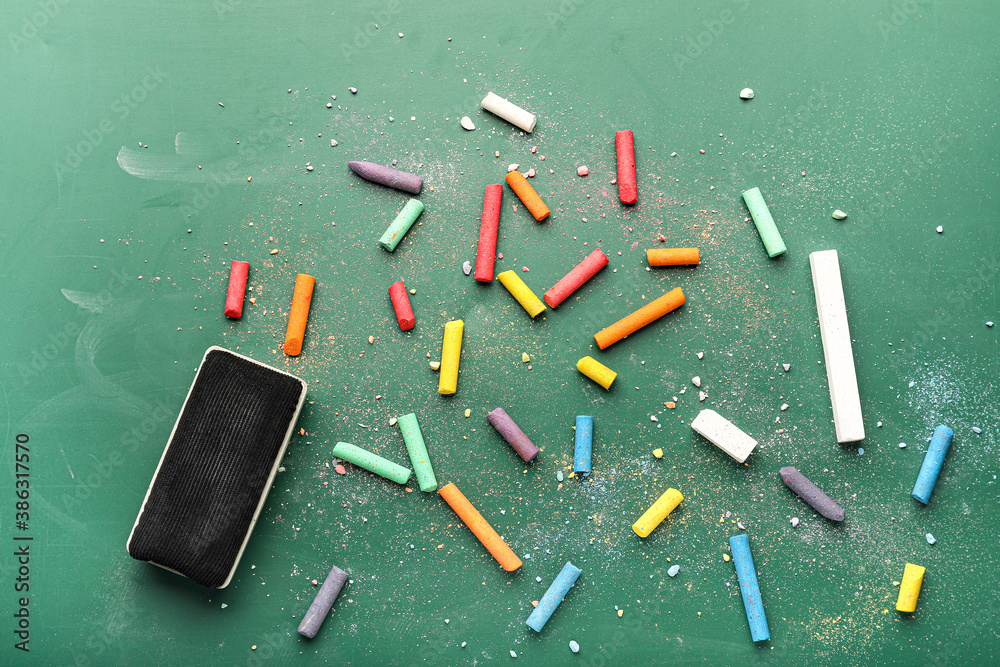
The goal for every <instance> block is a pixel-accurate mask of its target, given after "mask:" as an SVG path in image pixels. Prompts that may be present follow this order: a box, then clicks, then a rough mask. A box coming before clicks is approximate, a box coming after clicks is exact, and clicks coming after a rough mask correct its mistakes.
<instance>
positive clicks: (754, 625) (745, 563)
mask: <svg viewBox="0 0 1000 667" xmlns="http://www.w3.org/2000/svg"><path fill="white" fill-rule="evenodd" d="M729 548H730V549H731V550H732V552H733V564H734V565H735V566H736V576H737V577H738V578H739V580H740V592H741V593H742V594H743V606H744V607H746V610H747V621H748V622H749V623H750V636H751V637H753V640H754V641H755V642H762V641H765V640H768V639H770V638H771V632H770V631H769V630H768V629H767V617H766V616H765V615H764V603H763V602H761V599H760V586H759V585H758V584H757V569H756V568H755V567H754V565H753V556H752V555H750V540H749V539H748V538H747V536H746V533H744V534H742V535H736V536H734V537H730V538H729Z"/></svg>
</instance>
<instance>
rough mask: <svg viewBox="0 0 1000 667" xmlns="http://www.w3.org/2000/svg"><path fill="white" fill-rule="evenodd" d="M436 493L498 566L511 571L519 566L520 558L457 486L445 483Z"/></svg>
mask: <svg viewBox="0 0 1000 667" xmlns="http://www.w3.org/2000/svg"><path fill="white" fill-rule="evenodd" d="M438 494H439V495H440V496H441V497H442V498H444V500H445V502H446V503H448V506H449V507H451V509H453V510H454V511H455V514H457V515H458V518H459V519H461V520H462V522H463V523H464V524H465V525H466V526H468V527H469V530H471V531H472V534H473V535H475V536H476V539H478V540H479V541H480V542H481V543H482V545H483V546H484V547H486V550H487V551H489V552H490V555H491V556H493V558H495V559H496V561H497V562H498V563H500V567H502V568H503V569H504V570H506V571H507V572H513V571H514V570H516V569H518V568H519V567H521V565H522V563H521V559H520V558H518V557H517V554H515V553H514V552H513V551H511V548H510V547H509V546H507V543H506V542H504V541H503V538H502V537H500V535H499V534H497V531H495V530H493V526H491V525H490V522H489V521H487V520H486V519H484V518H483V515H482V514H480V513H479V510H477V509H476V508H475V507H473V506H472V503H470V502H469V499H468V498H466V497H465V495H464V494H463V493H462V492H461V491H459V490H458V487H457V486H455V485H454V484H446V485H445V486H442V487H441V488H440V489H439V490H438Z"/></svg>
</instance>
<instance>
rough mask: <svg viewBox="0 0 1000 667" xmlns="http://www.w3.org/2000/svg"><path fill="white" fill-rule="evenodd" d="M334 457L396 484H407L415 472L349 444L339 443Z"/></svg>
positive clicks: (335, 448) (335, 447) (334, 449)
mask: <svg viewBox="0 0 1000 667" xmlns="http://www.w3.org/2000/svg"><path fill="white" fill-rule="evenodd" d="M333 456H334V457H335V458H338V459H344V460H345V461H348V462H349V463H353V464H354V465H356V466H359V467H361V468H364V469H365V470H367V471H368V472H372V473H375V474H376V475H378V476H379V477H385V478H386V479H388V480H390V481H393V482H396V484H406V482H407V481H408V480H409V479H410V474H411V473H412V472H413V471H412V470H410V469H409V468H404V467H403V466H401V465H399V464H398V463H393V462H392V461H390V460H389V459H384V458H382V457H381V456H379V455H378V454H375V453H374V452H369V451H368V450H367V449H361V448H360V447H357V446H355V445H352V444H351V443H349V442H338V443H337V444H336V446H334V448H333Z"/></svg>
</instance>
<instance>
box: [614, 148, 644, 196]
mask: <svg viewBox="0 0 1000 667" xmlns="http://www.w3.org/2000/svg"><path fill="white" fill-rule="evenodd" d="M615 150H616V151H617V153H618V198H619V199H621V200H622V203H623V204H634V203H636V202H637V201H639V191H638V189H637V188H636V184H635V145H634V144H633V143H632V130H618V131H617V132H615Z"/></svg>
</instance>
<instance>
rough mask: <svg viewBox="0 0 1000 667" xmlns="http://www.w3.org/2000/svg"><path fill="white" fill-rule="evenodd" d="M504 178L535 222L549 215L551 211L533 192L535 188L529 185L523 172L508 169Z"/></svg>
mask: <svg viewBox="0 0 1000 667" xmlns="http://www.w3.org/2000/svg"><path fill="white" fill-rule="evenodd" d="M504 180H505V181H506V182H507V185H509V186H510V189H511V190H513V191H514V194H516V195H517V198H518V199H520V200H521V203H522V204H524V207H525V208H526V209H528V212H529V213H531V217H533V218H534V219H535V220H536V221H537V222H541V221H542V220H544V219H545V218H547V217H549V214H550V213H552V211H550V210H549V207H548V206H546V205H545V202H543V201H542V198H541V197H539V196H538V193H537V192H535V188H533V187H531V184H530V183H528V179H526V178H525V177H524V174H522V173H521V172H519V171H509V172H507V175H506V176H504Z"/></svg>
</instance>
